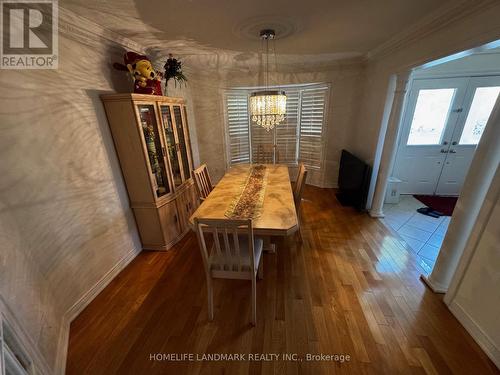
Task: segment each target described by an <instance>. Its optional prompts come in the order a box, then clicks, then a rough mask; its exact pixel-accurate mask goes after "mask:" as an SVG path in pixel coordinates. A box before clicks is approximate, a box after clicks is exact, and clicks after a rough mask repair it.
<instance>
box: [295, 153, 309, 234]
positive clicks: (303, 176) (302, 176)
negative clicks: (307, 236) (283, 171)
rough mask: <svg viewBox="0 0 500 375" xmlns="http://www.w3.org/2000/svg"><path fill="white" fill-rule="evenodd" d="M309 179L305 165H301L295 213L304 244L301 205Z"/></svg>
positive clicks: (296, 184)
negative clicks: (301, 227) (301, 226)
mask: <svg viewBox="0 0 500 375" xmlns="http://www.w3.org/2000/svg"><path fill="white" fill-rule="evenodd" d="M306 179H307V169H306V167H305V166H304V163H300V164H299V173H298V175H297V181H296V182H295V186H294V187H293V201H294V203H295V212H296V213H297V225H298V227H299V230H298V231H297V234H298V236H299V240H300V242H302V231H301V229H300V217H301V214H300V205H301V202H302V194H303V192H304V186H306Z"/></svg>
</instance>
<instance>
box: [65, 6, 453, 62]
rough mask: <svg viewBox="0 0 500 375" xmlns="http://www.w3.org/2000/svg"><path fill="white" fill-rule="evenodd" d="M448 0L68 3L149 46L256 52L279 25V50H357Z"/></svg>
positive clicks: (387, 36) (356, 52) (358, 52)
mask: <svg viewBox="0 0 500 375" xmlns="http://www.w3.org/2000/svg"><path fill="white" fill-rule="evenodd" d="M448 1H450V0H440V1H436V0H418V1H415V0H308V1H296V0H295V1H291V0H274V1H266V0H252V1H248V0H247V1H240V0H149V1H144V0H107V1H105V2H104V1H102V0H66V1H65V2H64V5H63V4H61V5H62V6H63V7H65V8H67V9H69V10H72V11H73V12H75V13H77V14H79V15H81V16H83V17H86V18H88V19H90V20H92V21H94V22H96V23H98V24H100V25H103V26H105V27H106V28H108V29H110V30H113V31H115V32H117V33H120V34H122V35H123V36H125V37H128V38H130V39H132V40H134V41H135V42H137V43H139V44H141V45H143V46H144V47H145V48H159V49H161V48H163V47H164V48H166V47H168V48H170V49H171V48H172V47H177V48H178V49H182V48H185V47H189V48H192V47H193V46H196V47H198V48H201V49H198V50H199V51H202V50H203V49H219V50H226V51H234V52H240V53H241V52H243V53H244V52H255V51H258V50H259V48H260V41H259V39H258V31H259V30H260V29H261V28H265V27H273V28H275V29H276V30H277V34H278V38H279V39H280V40H279V42H277V43H276V48H277V53H279V54H293V55H316V54H330V55H331V54H339V55H340V56H356V55H364V54H366V53H367V52H369V51H370V50H372V49H374V48H375V47H377V46H379V45H380V44H382V43H383V42H385V41H386V40H388V39H390V38H391V37H392V36H394V35H395V34H397V33H399V32H401V31H403V30H405V29H407V28H408V27H410V26H411V25H413V24H415V23H417V22H418V21H419V20H421V19H422V18H424V17H425V16H427V15H429V14H430V13H432V12H433V11H435V10H437V9H438V7H440V6H443V5H444V4H445V3H447V2H448ZM176 52H181V51H176Z"/></svg>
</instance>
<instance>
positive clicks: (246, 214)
mask: <svg viewBox="0 0 500 375" xmlns="http://www.w3.org/2000/svg"><path fill="white" fill-rule="evenodd" d="M267 173H268V171H267V169H266V166H265V165H255V166H252V167H251V168H250V171H249V172H248V176H247V178H246V180H245V182H244V183H243V184H242V186H241V190H240V192H239V193H238V194H237V195H236V196H235V197H234V199H233V201H232V202H231V204H230V205H229V208H228V210H227V211H226V213H225V216H226V217H227V218H229V219H256V218H258V217H259V216H260V214H261V211H262V205H263V203H264V193H265V189H266V184H267Z"/></svg>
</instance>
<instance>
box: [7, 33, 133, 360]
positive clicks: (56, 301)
mask: <svg viewBox="0 0 500 375" xmlns="http://www.w3.org/2000/svg"><path fill="white" fill-rule="evenodd" d="M79 39H80V40H81V42H76V41H74V40H73V39H72V38H68V37H66V36H65V33H64V32H61V33H60V40H59V51H60V59H59V60H60V61H59V69H58V70H39V71H6V70H2V71H0V85H1V88H2V90H1V93H0V176H1V178H0V293H1V295H2V296H3V298H4V299H5V301H6V303H7V305H8V306H9V307H10V309H11V310H12V311H13V312H14V313H15V315H16V317H17V318H18V319H19V322H20V323H21V325H22V326H23V327H24V328H25V330H26V331H27V333H28V334H29V335H30V336H31V338H32V339H33V341H34V342H35V343H36V345H37V346H38V347H39V348H40V351H41V352H42V354H43V356H44V357H45V359H46V360H47V362H48V364H49V366H50V367H53V365H54V361H55V357H56V350H57V348H56V345H57V343H58V336H59V334H60V329H61V319H62V316H63V314H64V313H65V312H66V311H67V310H68V309H69V308H70V307H71V306H72V305H73V304H75V303H76V302H77V301H78V300H79V299H80V298H81V297H82V296H83V295H84V294H85V293H86V292H87V291H89V290H90V289H91V288H92V287H93V286H94V285H95V284H96V283H97V282H98V281H99V280H100V279H101V278H102V277H103V276H104V275H105V274H106V273H107V272H108V271H109V270H110V269H112V267H113V266H114V265H115V264H117V263H118V261H119V260H120V259H122V258H123V257H124V256H125V255H127V254H128V253H130V252H131V251H133V250H136V251H137V250H138V249H140V242H139V239H138V235H137V232H136V228H135V223H134V218H133V215H132V212H131V210H130V208H129V205H128V198H127V193H126V190H125V187H124V184H123V181H122V177H121V172H120V168H119V164H118V161H117V158H116V156H115V153H114V148H113V143H112V139H111V135H110V132H109V129H108V125H107V121H106V117H105V114H104V109H103V106H102V104H101V102H100V99H99V94H100V93H103V92H112V91H125V92H126V91H128V90H129V84H128V83H127V80H126V76H125V75H124V73H122V72H116V71H113V70H112V68H110V63H111V62H113V61H120V60H121V56H122V50H121V49H120V48H118V47H117V45H116V44H113V43H108V42H106V40H105V39H102V40H91V39H86V38H84V37H83V35H82V36H81V38H80V37H79Z"/></svg>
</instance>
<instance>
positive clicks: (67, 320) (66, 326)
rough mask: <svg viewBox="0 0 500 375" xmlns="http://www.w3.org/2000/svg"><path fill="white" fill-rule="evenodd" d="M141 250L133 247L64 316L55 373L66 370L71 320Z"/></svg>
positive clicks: (61, 372) (61, 374) (62, 372)
mask: <svg viewBox="0 0 500 375" xmlns="http://www.w3.org/2000/svg"><path fill="white" fill-rule="evenodd" d="M140 252H141V250H137V249H132V250H131V251H129V252H128V253H127V254H126V255H125V256H124V257H123V258H122V259H120V260H119V261H118V263H116V264H115V265H114V266H113V268H111V269H110V270H109V271H108V272H107V273H106V274H105V275H104V276H103V277H102V278H101V279H100V280H99V281H98V282H97V283H96V284H95V285H94V286H93V287H92V288H90V289H89V290H88V291H87V293H85V294H84V295H83V296H82V297H81V298H80V299H79V300H78V301H77V302H76V303H75V304H74V305H73V306H71V307H70V308H69V309H68V311H66V313H65V314H64V316H63V319H62V323H61V330H60V333H59V339H58V344H57V348H58V350H57V358H56V365H55V371H54V373H55V374H60V375H63V374H64V373H65V371H66V359H67V355H68V343H69V330H70V325H71V322H72V321H73V320H74V319H75V318H76V317H77V316H78V315H79V314H80V313H81V312H82V311H83V310H84V309H85V308H86V307H87V306H88V305H89V304H90V302H92V300H93V299H94V298H95V297H96V296H97V295H98V294H99V293H100V292H102V290H103V289H104V288H106V286H107V285H108V284H109V283H110V282H111V281H112V280H113V279H114V278H115V277H116V276H117V275H118V274H119V273H120V272H121V271H122V270H123V269H124V268H125V267H126V266H127V265H128V264H129V263H130V262H131V261H132V260H133V259H134V258H135V257H136V256H137V255H138V254H139V253H140Z"/></svg>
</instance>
